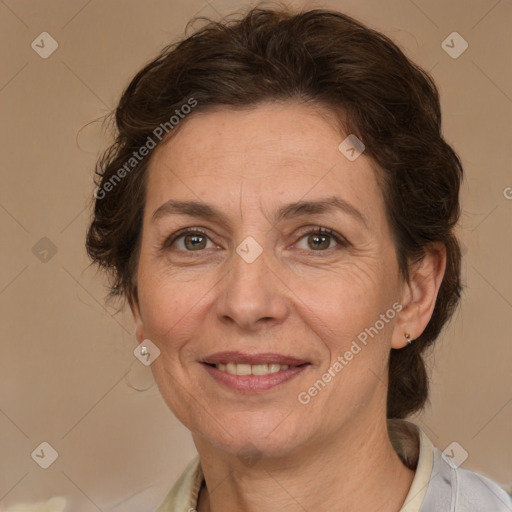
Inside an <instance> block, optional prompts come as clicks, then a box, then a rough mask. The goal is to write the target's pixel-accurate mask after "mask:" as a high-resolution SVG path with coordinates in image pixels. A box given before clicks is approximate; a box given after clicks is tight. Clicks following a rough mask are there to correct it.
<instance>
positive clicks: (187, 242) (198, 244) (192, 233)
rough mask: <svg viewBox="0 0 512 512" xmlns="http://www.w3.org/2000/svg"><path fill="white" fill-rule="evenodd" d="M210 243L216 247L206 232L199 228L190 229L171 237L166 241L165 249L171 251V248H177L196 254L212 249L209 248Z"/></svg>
mask: <svg viewBox="0 0 512 512" xmlns="http://www.w3.org/2000/svg"><path fill="white" fill-rule="evenodd" d="M208 242H210V243H211V244H212V245H214V244H213V242H212V241H211V240H210V239H209V237H208V235H207V234H206V233H205V232H204V231H202V230H201V229H197V228H188V229H187V230H186V231H178V232H177V233H174V234H173V235H171V236H170V237H169V238H168V239H167V240H166V241H165V243H164V247H163V248H164V249H169V248H170V247H171V246H176V248H177V249H178V250H180V251H187V252H196V251H200V250H201V249H210V248H212V247H207V244H208Z"/></svg>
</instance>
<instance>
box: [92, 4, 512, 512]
mask: <svg viewBox="0 0 512 512" xmlns="http://www.w3.org/2000/svg"><path fill="white" fill-rule="evenodd" d="M116 123H117V130H118V136H117V140H116V142H115V144H114V145H113V146H112V147H111V148H110V149H109V150H108V151H107V153H106V154H105V156H104V157H103V158H102V159H101V160H100V161H99V163H98V167H97V174H98V176H99V182H98V190H97V191H96V194H95V196H96V202H95V209H94V218H93V220H92V223H91V226H90V228H89V232H88V236H87V249H88V252H89V254H90V256H91V257H92V259H93V261H95V262H96V263H98V264H99V265H101V266H102V267H104V268H105V269H108V270H109V271H110V272H111V277H112V296H122V297H125V298H126V299H127V301H128V303H129V305H130V307H131V310H132V313H133V316H134V319H135V325H136V329H135V331H136V337H137V340H138V342H139V344H140V346H139V350H140V354H143V355H145V356H146V358H147V359H148V360H150V362H151V368H152V371H153V374H154V376H155V379H156V382H157V384H158V386H159V389H160V391H161V393H162V395H163V397H164V399H165V401H166V402H167V404H168V406H169V407H170V409H171V410H172V411H173V413H174V414H175V415H176V416H177V417H178V419H179V420H180V421H181V422H182V423H183V424H184V425H185V426H186V427H187V428H188V429H189V430H190V431H191V433H192V437H193V440H194V443H195V445H196V447H197V451H198V456H197V457H196V458H195V459H194V460H193V461H192V462H191V463H190V465H189V466H188V468H187V469H186V470H185V472H184V473H183V475H182V476H181V478H180V479H179V480H178V482H176V484H175V485H174V487H173V489H172V490H171V491H170V493H169V494H168V496H167V497H166V499H165V501H164V503H162V505H161V506H160V508H159V509H158V510H159V511H160V512H164V511H165V512H168V511H186V510H189V511H193V510H198V511H199V512H204V511H211V512H217V511H223V512H224V511H232V510H233V511H234V510H246V511H253V510H265V511H267V512H268V511H280V512H281V511H298V510H316V511H324V510H325V511H327V510H336V511H354V510H357V511H370V510H371V511H375V510H379V511H380V512H397V511H401V512H406V511H407V512H413V511H414V512H418V511H421V512H430V511H436V512H440V511H455V510H456V511H471V512H478V511H490V510H492V511H494V512H500V511H505V510H511V509H512V508H511V507H512V504H511V501H510V499H509V497H508V496H507V494H506V493H505V492H504V491H503V490H502V489H501V488H499V487H498V485H497V484H496V483H494V482H492V481H491V480H489V479H487V478H486V477H484V476H482V475H478V474H477V473H474V472H471V471H468V470H465V469H462V468H460V467H459V463H460V460H459V457H458V455H457V453H455V452H453V451H452V452H451V453H446V454H442V453H441V452H440V450H439V449H438V448H436V447H434V446H433V445H432V443H431V442H430V440H429V439H428V438H427V436H426V435H425V434H424V433H423V432H422V431H421V429H419V428H418V427H417V426H415V425H413V424H412V423H409V422H407V421H404V418H406V417H407V416H408V415H410V414H411V413H414V412H416V411H418V410H420V409H421V408H422V407H423V405H424V404H425V402H426V400H427V396H428V382H427V375H426V371H425V365H424V361H423V354H424V352H425V350H426V349H427V348H428V347H429V346H431V345H432V344H433V343H434V341H435V340H436V338H437V337H438V335H439V333H440V331H441V329H442V327H443V326H444V325H445V324H446V322H447V321H448V320H449V318H450V317H451V315H452V314H453V311H454V309H455V307H456V305H457V303H458V301H459V298H460V293H461V284H460V259H461V255H460V249H459V244H458V242H457V239H456V237H455V235H454V227H455V225H456V223H457V220H458V217H459V208H460V206H459V186H460V182H461V179H462V167H461V164H460V161H459V159H458V157H457V155H456V153H455V152H454V151H453V150H452V148H451V147H450V146H449V145H448V144H447V143H446V142H445V141H444V139H443V137H442V135H441V131H440V124H441V114H440V107H439V97H438V92H437V89H436V86H435V85H434V83H433V82H432V80H431V78H430V77H429V76H428V75H427V74H426V73H425V72H423V71H422V70H421V69H420V68H418V67H417V66H416V65H414V64H413V63H412V62H410V61H409V60H408V59H407V58H406V57H405V56H404V55H403V53H402V52H401V51H400V50H399V49H398V48H397V47H396V46H395V45H394V44H393V43H392V42H391V41H390V40H389V39H388V38H386V37H385V36H383V35H382V34H380V33H378V32H375V31H373V30H371V29H368V28H366V27H365V26H363V25H362V24H361V23H359V22H357V21H355V20H354V19H352V18H350V17H348V16H345V15H343V14H340V13H337V12H330V11H324V10H312V11H309V12H303V13H291V12H287V11H278V10H264V9H258V8H257V9H253V10H252V11H250V12H249V13H248V14H247V15H246V16H245V17H244V18H243V19H241V20H235V21H231V22H225V23H214V22H211V23H210V24H209V25H207V26H206V27H204V28H203V29H201V30H199V31H197V32H196V33H195V34H193V35H192V36H190V37H189V38H187V39H185V40H183V41H182V42H180V43H177V44H176V45H171V46H169V47H167V48H165V49H164V50H163V51H162V53H161V55H160V56H159V57H158V58H157V59H155V60H154V61H153V62H151V63H150V64H148V65H147V66H146V67H145V68H144V69H142V70H141V71H140V72H139V73H138V74H137V75H136V76H135V78H134V79H133V80H132V82H131V83H130V85H129V87H128V88H127V89H126V91H125V92H124V94H123V96H122V98H121V100H120V103H119V106H118V108H117V110H116ZM150 358H151V359H150Z"/></svg>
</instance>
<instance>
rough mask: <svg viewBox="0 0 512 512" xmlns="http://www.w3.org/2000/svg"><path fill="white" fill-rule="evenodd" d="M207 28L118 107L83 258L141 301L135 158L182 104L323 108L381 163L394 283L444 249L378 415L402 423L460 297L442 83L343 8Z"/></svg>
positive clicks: (393, 359) (258, 14)
mask: <svg viewBox="0 0 512 512" xmlns="http://www.w3.org/2000/svg"><path fill="white" fill-rule="evenodd" d="M207 21H208V22H209V23H208V24H207V25H205V26H204V27H202V28H201V29H199V30H197V31H196V32H195V33H194V34H192V35H191V36H190V37H188V38H185V39H183V40H182V41H179V42H177V43H174V44H172V45H169V46H167V47H165V48H164V49H163V50H162V51H161V53H160V55H159V56H158V57H157V58H156V59H155V60H153V61H152V62H150V63H149V64H148V65H146V66H145V67H144V68H143V69H142V70H141V71H139V72H138V73H137V74H136V76H135V77H134V78H133V80H132V81H131V83H130V84H129V86H128V87H127V88H126V90H125V91H124V93H123V95H122V97H121V100H120V102H119V105H118V107H117V109H116V111H115V121H116V128H117V137H116V140H115V142H114V143H113V144H112V146H111V147H110V148H108V150H107V151H106V152H105V153H104V155H103V156H102V158H100V159H99V161H98V163H97V166H96V174H97V176H98V178H99V180H98V181H97V185H98V186H99V189H98V191H99V192H98V191H97V192H96V194H95V197H96V201H95V205H94V214H93V219H92V222H91V225H90V227H89V230H88V233H87V242H86V246H87V251H88V254H89V256H90V257H91V259H92V260H93V262H95V263H97V264H99V265H100V267H102V268H104V269H106V270H107V271H108V272H109V275H110V278H111V288H110V297H111V298H112V297H118V296H120V297H123V296H124V297H125V298H127V299H128V300H130V301H131V300H133V299H135V300H136V298H137V287H136V282H135V276H136V269H137V261H138V254H139V246H140V240H141V230H142V217H143V211H144V204H145V177H146V169H147V166H148V162H149V159H150V156H151V151H149V154H147V155H146V156H145V157H144V158H140V161H139V160H137V161H131V160H130V159H131V158H132V157H133V155H134V152H137V151H139V150H140V148H141V147H143V146H144V145H147V144H148V141H149V139H150V138H151V139H152V140H153V139H154V138H155V130H157V132H158V129H159V128H158V127H163V126H165V127H167V128H169V129H168V130H166V132H169V134H170V135H172V133H176V131H177V130H178V129H179V128H180V126H182V125H183V123H181V125H180V124H178V123H179V122H180V121H179V120H178V123H176V124H175V125H173V126H172V127H169V126H170V124H169V120H170V119H171V117H172V116H173V115H174V114H180V113H184V112H185V109H183V105H185V104H189V105H191V104H192V103H191V99H192V100H193V101H194V102H196V105H197V106H196V107H195V108H194V111H193V112H192V113H191V114H190V115H194V112H196V111H200V110H202V109H207V108H209V107H213V106H216V107H218V106H223V105H224V106H230V107H232V108H233V107H234V108H242V107H248V106H256V105H257V104H259V103H261V102H264V101H286V100H299V101H304V102H310V103H312V104H319V105H323V106H326V107H328V108H329V109H330V110H331V111H332V112H334V113H336V114H337V116H338V119H340V125H341V126H342V127H343V129H344V131H345V134H355V135H356V136H357V137H358V138H359V139H361V140H362V141H363V143H364V144H365V146H366V149H365V154H367V155H368V156H370V157H371V158H372V159H373V160H374V161H375V162H376V163H377V164H378V166H379V167H380V169H379V173H378V179H379V181H380V184H381V188H382V192H383V195H384V198H385V203H386V214H387V218H388V221H389V224H390V226H391V230H392V233H393V238H394V243H395V247H396V254H397V259H398V264H399V268H400V273H401V275H402V277H403V278H404V279H408V278H409V266H408V265H410V264H411V263H413V262H417V261H420V260H421V258H422V257H423V256H424V254H425V251H426V250H427V249H428V248H429V246H430V245H431V244H432V243H434V242H441V243H442V244H444V245H445V247H446V253H447V265H446V272H445V276H444V279H443V282H442V284H441V287H440V290H439V293H438V296H437V301H436V305H435V309H434V312H433V315H432V318H431V320H430V322H429V323H428V325H427V327H426V328H425V330H424V332H423V333H422V334H421V335H420V336H419V337H418V338H417V339H416V340H415V342H414V343H413V344H412V345H410V346H407V347H405V348H404V349H401V350H392V351H391V354H390V362H389V391H388V402H387V415H388V417H389V418H404V417H406V416H407V415H409V414H411V413H413V412H415V411H417V410H419V409H421V408H422V407H423V406H424V404H425V402H426V401H427V398H428V378H427V372H426V369H425V364H424V361H423V356H422V354H423V353H424V351H425V349H426V348H427V347H428V346H430V345H431V344H432V343H433V342H434V341H435V339H436V338H437V337H438V335H439V333H440V332H441V329H442V327H443V326H444V325H445V323H446V322H447V321H448V320H449V318H450V317H451V315H452V314H453V311H454V309H455V307H456V305H457V303H458V301H459V299H460V295H461V289H462V288H461V283H460V261H461V253H460V247H459V244H458V241H457V239H456V237H455V234H454V227H455V225H456V223H457V221H458V218H459V215H460V206H459V188H460V182H461V180H462V173H463V170H462V166H461V163H460V161H459V158H458V157H457V154H456V153H455V152H454V150H453V149H452V148H451V147H450V146H449V145H448V144H447V143H446V142H445V140H444V139H443V136H442V134H441V112H440V104H439V95H438V91H437V88H436V86H435V84H434V82H433V80H432V79H431V78H430V76H429V75H428V74H427V73H426V72H425V71H423V70H422V69H421V68H420V67H418V66H417V65H415V64H414V63H412V62H411V61H410V60H408V59H407V57H406V56H405V55H404V54H403V53H402V51H401V50H400V49H399V48H398V47H397V46H396V45H395V44H394V43H393V42H392V41H391V40H390V39H389V38H387V37H386V36H384V35H383V34H381V33H379V32H377V31H375V30H372V29H370V28H367V27H366V26H364V25H363V24H362V23H360V22H358V21H356V20H354V19H353V18H351V17H349V16H347V15H344V14H341V13H339V12H334V11H328V10H322V9H315V10H309V11H306V12H300V13H294V12H290V11H289V10H287V9H278V10H269V9H263V8H261V7H257V8H253V9H251V10H250V11H249V12H248V13H247V14H246V15H245V16H244V17H243V18H241V19H234V20H233V19H232V20H227V21H226V20H225V21H223V22H214V21H210V20H207ZM178 111H179V112H178ZM174 117H175V119H177V117H176V116H175V115H174ZM179 118H180V120H181V119H182V118H183V116H181V115H179ZM165 123H167V124H165ZM171 125H172V123H171ZM161 131H162V129H161V128H160V132H161ZM158 133H159V132H158ZM156 138H157V139H158V137H156ZM162 140H165V137H163V138H162ZM157 142H158V143H160V141H159V140H158V141H157ZM128 161H130V162H131V168H130V167H128V168H127V167H126V162H128ZM121 169H124V172H121ZM109 184H110V186H108V185H109Z"/></svg>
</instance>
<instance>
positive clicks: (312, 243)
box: [297, 228, 348, 252]
mask: <svg viewBox="0 0 512 512" xmlns="http://www.w3.org/2000/svg"><path fill="white" fill-rule="evenodd" d="M302 240H305V241H306V246H304V245H303V246H302V247H301V246H300V245H299V244H300V243H302ZM333 242H334V243H333ZM297 245H298V246H299V249H305V250H308V249H310V250H312V251H317V252H323V251H326V250H328V249H333V248H335V247H337V246H341V247H346V246H348V242H347V241H345V239H344V238H343V237H342V236H341V235H338V234H337V233H335V232H334V231H332V230H330V229H328V228H317V229H315V230H310V231H308V232H306V233H304V234H303V235H302V237H301V239H300V242H299V243H298V244H297Z"/></svg>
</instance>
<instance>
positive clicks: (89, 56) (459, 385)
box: [0, 0, 512, 512]
mask: <svg viewBox="0 0 512 512" xmlns="http://www.w3.org/2000/svg"><path fill="white" fill-rule="evenodd" d="M245 5H249V4H248V3H244V2H241V3H238V2H235V1H234V0H208V1H206V2H205V0H187V1H182V0H175V1H169V0H152V1H142V0H127V1H120V0H110V1H100V0H91V1H87V0H72V1H69V0H68V1H64V0H54V1H49V0H45V1H35V0H31V1H29V0H1V1H0V34H1V50H0V51H1V61H0V62H1V63H2V65H1V74H0V107H1V119H2V123H1V133H0V145H1V150H2V160H1V162H2V164H1V166H0V167H1V186H0V223H1V239H2V244H3V248H2V252H1V265H0V308H1V343H2V351H1V357H0V375H1V384H2V385H1V395H0V409H1V411H0V433H1V441H0V461H1V462H0V465H1V471H0V510H8V509H9V507H12V506H13V505H14V504H15V503H19V502H23V501H27V502H28V501H32V502H33V501H38V500H39V501H45V500H47V499H49V498H50V497H53V496H63V497H65V498H66V500H67V503H68V506H67V508H66V510H73V511H83V512H89V511H91V512H94V511H97V510H101V511H111V510H112V511H114V510H115V511H142V510H153V509H154V508H155V507H156V505H157V504H159V503H160V501H161V500H162V498H163V497H164V495H165V494H166V492H167V491H168V489H169V488H170V486H171V485H172V483H173V482H174V480H175V479H176V478H177V477H178V475H179V474H180V473H181V471H182V469H183V468H184V466H185V464H186V463H187V462H188V460H189V459H190V458H191V457H192V456H193V455H194V453H195V451H194V446H193V444H192V442H191V439H190V437H189V435H188V432H187V431H186V430H185V429H184V428H183V427H182V426H181V425H180V424H179V423H178V422H177V420H176V419H175V418H174V417H173V415H172V414H171V412H170V411H169V410H168V409H167V407H166V406H165V404H164V402H163V400H162V398H161V397H160V395H159V392H158V390H157V388H156V386H155V385H154V383H153V379H152V376H151V373H150V370H148V369H147V368H145V367H143V366H142V364H140V363H139V361H138V360H137V359H135V357H134V355H133V349H134V348H135V346H136V343H135V338H134V336H133V326H132V322H131V318H130V316H129V312H124V313H121V314H115V312H114V311H113V309H110V308H106V307H105V306H104V297H105V294H106V289H105V285H104V281H103V280H102V276H101V275H97V274H96V272H95V271H94V269H92V268H90V267H89V266H88V260H87V258H86V255H85V250H84V235H85V229H86V226H87V222H88V219H89V200H90V195H91V193H92V191H93V185H92V169H93V165H94V162H95V159H96V157H97V156H98V154H99V152H100V151H101V150H102V149H104V148H105V146H106V144H107V139H106V135H105V134H104V133H102V131H101V124H100V123H99V122H94V123H92V124H88V123H90V122H91V121H94V120H95V119H97V118H99V117H100V116H102V115H104V114H105V113H107V112H108V111H109V109H111V108H113V107H114V105H115V103H116V101H117V99H118V98H119V95H120V93H121V90H122V89H123V88H124V86H125V85H127V84H128V81H129V79H130V78H131V76H132V75H133V74H134V73H135V72H136V71H137V70H138V69H139V68H140V67H141V66H142V65H143V64H144V63H146V62H147V61H148V60H149V59H150V58H152V57H154V56H155V55H156V53H157V52H158V51H159V49H160V48H161V47H162V46H163V45H164V44H167V43H168V42H170V41H171V40H174V39H175V38H176V37H178V36H179V35H180V34H181V33H182V31H183V29H184V26H185V23H186V22H187V21H188V20H189V19H190V18H191V17H192V16H193V15H195V14H201V15H206V16H210V17H213V18H215V19H218V18H220V17H221V16H222V15H224V14H227V13H229V12H231V11H232V10H234V9H238V8H240V7H243V6H245ZM305 5H307V6H309V5H311V6H313V5H316V6H325V7H332V8H335V9H339V10H341V11H344V12H346V13H348V14H350V15H353V16H355V17H357V18H359V19H360V20H362V21H363V22H366V23H367V24H369V25H370V26H372V27H374V28H376V29H378V30H381V31H382V32H384V33H386V34H387V35H389V36H390V37H391V38H392V39H394V40H395V41H396V42H397V43H398V44H399V45H400V46H401V47H402V48H403V49H404V51H405V52H406V54H407V55H409V56H410V57H411V58H412V59H413V60H415V61H416V62H418V63H419V64H420V65H422V66H423V67H424V68H426V69H427V70H432V73H433V76H434V78H435V80H436V81H437V84H438V85H439V88H440V92H441V96H442V108H443V113H444V117H443V122H444V133H445V136H446V138H447V140H448V141H449V142H450V143H451V144H453V146H454V147H455V149H456V151H458V153H459V154H460V156H461V158H462V162H463V165H464V166H465V171H466V180H465V183H464V189H463V208H464V213H463V219H462V225H461V237H462V240H463V242H464V252H465V259H464V277H465V280H466V283H467V290H466V292H465V296H464V300H463V303H462V308H461V309H460V310H459V313H458V314H457V316H456V318H455V319H454V320H453V322H452V323H451V325H450V326H449V328H448V329H447V330H446V331H445V333H444V335H443V336H442V339H441V340H440V341H439V343H438V348H437V350H436V353H435V357H433V358H432V360H431V361H430V362H431V366H433V365H434V363H435V368H434V370H433V375H432V378H433V388H432V397H431V404H432V406H431V408H428V409H427V410H426V411H425V412H424V413H423V414H422V415H420V416H418V417H416V418H415V421H417V422H419V424H420V425H421V426H422V427H423V428H424V429H425V431H426V433H427V434H428V435H429V436H430V438H431V439H432V440H433V441H434V443H435V444H437V445H438V446H439V447H440V448H441V449H444V448H446V447H447V446H448V445H449V444H450V443H451V442H453V441H456V442H458V443H459V444H460V445H461V446H462V447H463V448H464V449H465V450H466V451H467V452H468V455H469V457H468V459H467V461H466V463H465V465H466V466H467V467H469V468H473V469H477V470H479V471H482V472H484V473H486V474H488V475H489V476H491V477H492V478H494V479H495V480H497V481H498V482H499V483H500V484H502V485H504V486H510V484H511V483H512V446H511V437H512V435H511V434H512V432H511V425H512V386H511V366H510V361H512V344H511V343H510V340H511V339H510V332H511V329H512V271H511V263H510V261H512V258H511V256H512V237H511V227H512V222H511V221H512V188H510V187H512V173H511V169H510V162H511V161H512V158H511V157H512V155H511V148H512V144H511V128H512V126H511V125H512V123H511V112H512V83H511V72H510V44H511V36H510V28H509V27H510V24H511V22H512V3H511V2H510V0H508V1H507V0H501V1H500V0H478V1H477V0H472V1H467V0H464V1H463V0H458V1H450V2H446V1H441V0H438V1H432V0H415V1H408V0H393V1H386V2H381V1H377V0H372V1H356V0H332V1H330V2H323V3H320V2H315V3H313V2H307V3H306V4H305ZM43 31H46V32H48V33H49V34H51V36H52V37H53V38H54V39H55V40H56V41H57V42H58V45H59V46H58V49H57V50H56V51H55V52H54V53H53V54H52V55H51V56H50V57H49V58H47V59H43V58H41V57H40V56H39V55H38V53H36V52H35V51H34V50H33V49H32V48H31V43H32V41H34V40H35V39H36V38H37V36H38V35H39V34H40V33H41V32H43ZM453 31H457V32H458V33H460V34H461V35H462V37H463V38H464V39H465V40H466V41H467V42H468V43H469V47H468V49H467V50H466V51H465V52H464V53H463V54H462V55H461V56H460V57H459V58H458V59H453V58H451V57H450V56H449V55H448V54H447V53H446V52H445V51H444V50H443V48H442V47H441V43H442V41H443V40H444V39H445V38H446V37H447V36H448V35H449V34H450V33H452V32H453ZM36 42H37V41H36ZM507 196H508V198H507ZM43 237H47V238H48V239H49V240H50V241H51V243H52V244H53V245H54V246H55V248H56V251H57V252H56V253H55V254H52V251H51V247H50V245H49V242H48V241H46V240H44V241H42V242H40V240H41V239H42V238H43ZM38 243H39V245H36V244H38ZM34 246H35V249H34ZM45 250H48V251H49V252H47V253H45V252H44V251H45ZM45 259H46V260H47V261H44V260H45ZM43 441H46V442H48V443H50V445H52V446H53V447H54V449H55V450H56V451H57V452H58V454H59V457H58V458H57V460H56V461H55V463H54V464H53V465H51V466H50V467H49V468H48V469H46V470H45V469H42V468H40V467H39V466H38V465H37V464H36V463H35V462H34V460H33V459H32V458H31V453H32V452H33V450H35V448H36V447H38V445H39V444H40V443H41V442H43ZM13 510H14V509H13ZM15 510H22V509H21V508H20V507H18V508H16V509H15Z"/></svg>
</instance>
